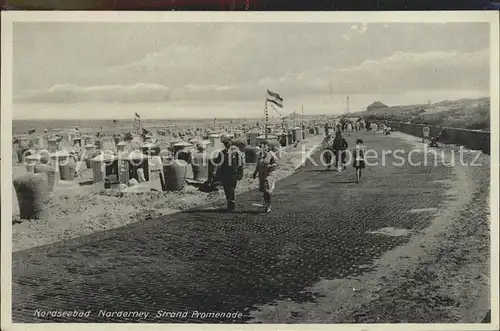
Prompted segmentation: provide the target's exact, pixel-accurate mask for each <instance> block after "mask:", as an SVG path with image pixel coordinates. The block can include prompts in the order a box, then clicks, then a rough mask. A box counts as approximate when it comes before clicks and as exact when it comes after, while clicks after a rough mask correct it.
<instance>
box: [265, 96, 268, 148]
mask: <svg viewBox="0 0 500 331" xmlns="http://www.w3.org/2000/svg"><path fill="white" fill-rule="evenodd" d="M268 120H269V116H268V111H267V94H266V102H265V103H264V121H265V122H264V123H265V124H264V137H265V138H266V140H267V137H268V136H267V125H268Z"/></svg>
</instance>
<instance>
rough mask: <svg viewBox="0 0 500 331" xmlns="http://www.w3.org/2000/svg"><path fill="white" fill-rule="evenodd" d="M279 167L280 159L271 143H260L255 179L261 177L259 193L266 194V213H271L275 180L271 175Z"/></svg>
mask: <svg viewBox="0 0 500 331" xmlns="http://www.w3.org/2000/svg"><path fill="white" fill-rule="evenodd" d="M277 167H278V158H277V156H276V154H274V152H273V151H271V150H270V148H269V143H268V142H267V141H266V140H264V141H262V142H261V143H260V153H259V156H258V159H257V165H256V167H255V171H254V173H253V176H252V177H253V179H255V178H256V177H257V175H259V191H260V192H262V193H263V194H264V206H265V211H266V213H270V212H271V193H273V190H274V185H275V180H274V178H273V176H272V175H271V173H272V172H273V171H274V170H276V168H277Z"/></svg>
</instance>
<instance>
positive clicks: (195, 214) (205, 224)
mask: <svg viewBox="0 0 500 331" xmlns="http://www.w3.org/2000/svg"><path fill="white" fill-rule="evenodd" d="M357 137H362V138H363V139H364V141H365V145H367V146H368V147H369V148H372V149H377V150H381V149H382V148H384V149H393V150H394V149H404V150H406V151H409V150H410V147H411V146H410V144H408V143H407V142H405V141H404V140H403V139H399V138H394V137H387V136H383V135H382V134H380V133H377V134H376V135H374V134H372V133H366V132H362V133H355V134H353V135H352V136H351V137H347V138H348V142H349V145H350V148H352V147H354V140H355V138H357ZM315 158H316V159H317V158H318V155H317V154H316V155H315ZM419 158H422V159H423V157H422V156H421V155H420V154H415V155H413V160H415V161H417V160H419ZM386 160H387V165H386V166H373V167H368V169H366V170H367V171H366V172H365V174H364V179H363V181H362V182H361V183H359V184H357V183H355V172H354V169H353V168H352V167H349V168H348V169H347V171H344V172H340V173H337V172H327V171H324V169H323V167H315V166H314V165H312V164H311V163H310V162H308V163H306V164H305V166H304V167H303V168H300V169H299V170H298V171H297V172H296V173H295V174H294V175H292V176H290V177H288V178H286V179H284V180H282V181H280V182H279V183H277V186H276V190H275V191H276V192H275V197H274V202H273V211H272V213H271V214H261V213H260V212H259V207H256V206H255V204H259V203H262V201H261V199H262V197H261V194H260V193H259V192H256V191H250V192H247V193H244V194H242V195H240V196H238V197H237V203H238V206H237V210H236V213H234V214H225V213H222V212H220V211H218V209H214V208H217V207H221V206H222V205H220V206H206V208H201V209H198V210H191V211H189V212H184V213H179V214H174V215H169V216H166V217H164V218H162V219H157V220H150V221H147V222H143V223H136V224H131V225H129V226H126V227H123V228H119V229H115V230H111V231H107V232H103V233H98V234H94V235H90V236H86V237H81V238H77V239H75V240H70V241H66V242H60V243H57V244H53V245H48V246H43V247H38V248H35V249H31V250H27V251H21V252H18V253H16V254H14V256H13V321H14V322H38V323H40V322H49V321H52V322H148V323H158V322H165V323H166V322H170V323H171V322H191V323H199V322H212V323H230V322H232V323H242V322H247V321H252V316H251V315H250V312H251V311H253V310H255V309H256V308H257V307H259V306H262V305H266V304H271V303H272V302H274V301H276V300H281V301H282V300H289V301H290V302H294V303H298V302H299V303H300V302H311V301H314V300H315V299H316V296H317V293H313V292H310V291H308V290H307V288H309V287H310V286H312V285H314V284H316V283H317V282H318V281H320V280H322V279H341V278H347V277H351V276H355V275H360V274H362V273H365V272H367V271H369V270H371V266H372V264H373V262H374V261H375V259H377V258H379V257H380V256H381V255H382V254H383V253H385V252H387V251H390V250H392V249H394V248H396V247H398V246H400V245H403V244H404V243H405V242H407V241H408V240H409V238H410V237H411V236H393V235H380V234H377V233H373V232H376V231H378V230H380V229H382V228H389V227H393V228H396V229H406V230H403V231H417V232H418V231H420V230H422V229H425V228H426V227H427V226H429V224H430V222H431V220H432V213H426V212H414V211H418V210H423V211H425V210H432V209H433V208H436V209H439V208H441V207H442V205H443V204H444V203H446V197H445V184H444V182H443V181H444V180H447V179H450V178H451V176H452V174H451V170H450V168H449V167H445V166H438V167H434V166H432V165H430V166H409V165H404V166H400V167H396V166H393V165H392V160H393V157H392V156H390V155H389V156H387V157H386ZM370 232H372V233H370ZM37 309H38V310H56V309H58V310H71V311H73V310H79V311H87V310H91V311H92V313H91V314H90V316H89V317H84V318H79V317H56V318H50V319H49V318H43V317H37V316H36V313H35V310H37ZM100 310H102V311H105V310H106V311H108V312H112V311H114V312H118V311H143V312H148V313H149V315H148V317H147V318H145V319H144V318H135V317H132V318H123V317H116V316H114V317H113V316H109V317H106V316H102V314H101V316H100V315H99V311H100ZM158 311H165V312H185V311H188V312H189V313H188V316H187V317H169V316H162V317H159V318H156V317H155V316H157V313H158ZM193 311H198V312H240V313H241V316H240V317H235V318H220V317H218V318H217V317H210V316H208V317H205V318H201V317H200V316H193V313H192V312H193Z"/></svg>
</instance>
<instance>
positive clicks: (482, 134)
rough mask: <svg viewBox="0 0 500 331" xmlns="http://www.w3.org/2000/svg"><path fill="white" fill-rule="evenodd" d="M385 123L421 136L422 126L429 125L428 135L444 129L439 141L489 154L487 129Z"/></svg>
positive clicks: (395, 128) (407, 132)
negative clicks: (475, 129) (476, 129)
mask: <svg viewBox="0 0 500 331" xmlns="http://www.w3.org/2000/svg"><path fill="white" fill-rule="evenodd" d="M387 125H388V126H390V127H391V128H392V129H393V130H394V131H399V132H402V133H406V134H409V135H412V136H416V137H422V135H423V128H424V127H429V131H430V133H429V136H430V137H433V136H436V135H438V134H439V133H440V132H441V130H443V129H444V132H443V135H442V136H441V138H440V140H439V141H440V142H441V143H443V144H454V145H460V146H464V147H465V148H468V149H473V150H480V151H482V152H483V153H485V154H488V155H489V154H490V148H491V145H490V133H489V132H487V131H474V130H465V129H457V128H449V127H440V126H433V125H425V124H412V123H401V122H391V121H388V122H387Z"/></svg>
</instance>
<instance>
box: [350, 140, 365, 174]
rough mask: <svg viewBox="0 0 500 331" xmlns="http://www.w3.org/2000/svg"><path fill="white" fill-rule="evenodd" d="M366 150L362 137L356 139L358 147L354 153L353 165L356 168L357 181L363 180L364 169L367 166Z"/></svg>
mask: <svg viewBox="0 0 500 331" xmlns="http://www.w3.org/2000/svg"><path fill="white" fill-rule="evenodd" d="M365 150H366V147H365V146H363V140H362V139H356V147H355V148H354V153H353V156H354V157H353V166H354V168H355V169H356V183H359V182H360V181H361V177H362V171H363V169H364V168H365Z"/></svg>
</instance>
